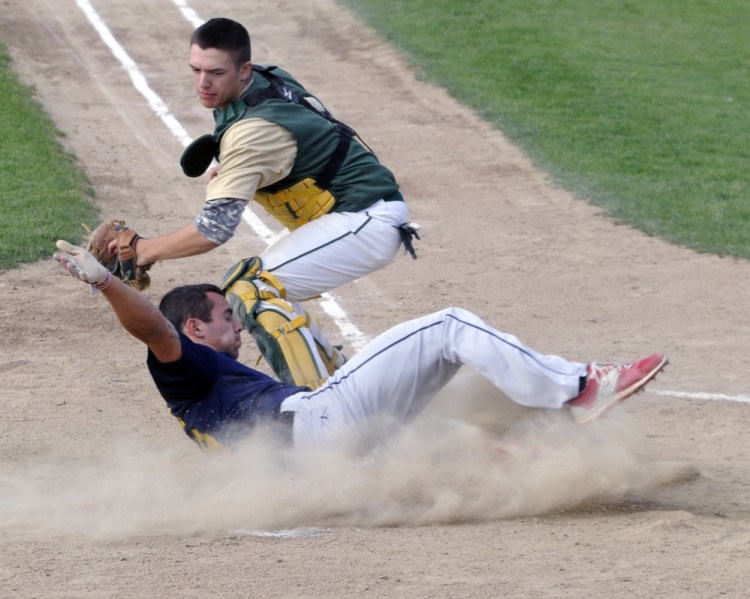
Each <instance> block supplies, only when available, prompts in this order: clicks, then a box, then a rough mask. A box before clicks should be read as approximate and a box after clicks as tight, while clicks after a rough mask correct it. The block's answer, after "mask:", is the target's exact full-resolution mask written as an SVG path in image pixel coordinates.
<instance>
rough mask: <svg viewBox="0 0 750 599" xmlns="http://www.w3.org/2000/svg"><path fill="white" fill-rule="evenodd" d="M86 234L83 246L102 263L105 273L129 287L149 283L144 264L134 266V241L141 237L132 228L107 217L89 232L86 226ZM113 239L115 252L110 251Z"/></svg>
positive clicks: (144, 285) (118, 220) (140, 289)
mask: <svg viewBox="0 0 750 599" xmlns="http://www.w3.org/2000/svg"><path fill="white" fill-rule="evenodd" d="M84 228H85V229H86V231H88V233H89V241H88V244H87V245H86V249H87V250H88V251H89V252H91V253H92V254H93V255H94V257H95V258H96V259H97V260H98V261H99V262H100V263H101V264H103V265H104V266H105V267H106V268H107V270H109V272H111V273H112V274H113V275H114V276H116V277H117V278H118V279H121V280H122V281H123V282H125V283H127V284H128V285H130V286H131V287H133V288H135V289H138V290H139V291H143V290H144V289H146V288H147V287H148V286H149V285H150V284H151V276H150V275H149V274H148V272H147V271H148V269H149V268H151V264H147V265H146V266H136V264H135V262H136V254H135V244H136V242H137V241H138V240H139V239H140V238H141V236H140V235H138V233H136V232H135V231H133V229H131V228H129V227H127V226H125V221H124V220H120V219H112V220H108V221H106V222H104V223H102V224H101V225H99V226H98V227H97V228H96V229H94V230H93V231H92V230H91V229H89V228H88V227H87V226H86V225H84ZM113 240H117V244H116V248H117V252H116V253H115V252H112V251H110V244H111V242H112V241H113Z"/></svg>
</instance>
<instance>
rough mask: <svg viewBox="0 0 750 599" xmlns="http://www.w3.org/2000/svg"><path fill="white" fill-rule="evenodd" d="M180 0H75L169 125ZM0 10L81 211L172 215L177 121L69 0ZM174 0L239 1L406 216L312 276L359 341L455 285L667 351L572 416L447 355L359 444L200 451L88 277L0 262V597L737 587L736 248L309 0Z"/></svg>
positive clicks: (533, 336) (189, 272)
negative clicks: (520, 403) (386, 250)
mask: <svg viewBox="0 0 750 599" xmlns="http://www.w3.org/2000/svg"><path fill="white" fill-rule="evenodd" d="M184 4H185V3H180V2H170V1H169V0H93V1H92V5H93V8H94V9H95V11H96V13H97V15H98V18H99V19H100V20H101V23H103V24H105V25H106V27H107V28H108V30H109V31H110V32H111V34H112V36H113V38H114V39H115V40H116V41H117V43H119V44H120V45H121V47H122V48H123V49H124V50H125V52H126V53H127V55H128V56H129V57H130V59H132V61H133V64H134V65H135V68H136V70H135V71H132V70H131V73H132V72H137V74H140V75H142V76H143V77H144V78H145V81H146V82H147V83H148V85H149V86H150V89H151V90H152V91H153V92H154V93H155V94H156V95H157V96H158V97H159V98H160V99H161V100H163V102H164V104H165V106H166V107H167V109H168V111H169V113H170V114H171V115H173V116H174V118H175V119H176V120H177V121H178V122H179V123H180V124H181V125H182V126H183V127H184V128H185V130H186V131H187V132H188V133H189V135H190V136H191V137H194V136H197V135H199V134H201V133H205V132H208V131H210V130H211V128H212V122H211V115H210V113H208V112H207V111H206V110H205V109H203V108H201V107H200V105H199V104H198V102H197V101H196V99H195V97H194V94H193V91H192V84H191V80H190V73H189V69H188V65H187V50H188V38H189V35H190V33H191V31H192V29H193V25H192V24H191V23H190V22H189V21H188V20H187V19H186V18H185V16H184V14H183V13H182V12H181V11H180V10H179V8H178V5H184ZM2 6H3V8H2V12H1V13H0V35H1V36H2V39H3V40H4V42H5V43H6V44H7V46H8V48H9V51H10V54H11V57H12V60H13V66H14V68H15V69H16V70H17V72H18V73H19V76H20V77H21V79H22V80H23V81H24V82H25V83H27V84H28V85H30V86H32V87H33V88H34V89H35V92H36V95H37V98H38V99H39V101H40V102H41V103H42V104H43V105H44V106H45V108H46V110H47V111H48V112H49V114H50V115H51V117H52V118H53V119H54V121H55V123H56V124H57V126H58V128H59V129H60V131H62V132H63V134H64V138H63V142H64V144H65V145H66V147H67V148H68V149H69V150H70V151H71V152H73V153H74V154H75V156H77V158H78V160H79V161H80V163H81V165H82V167H83V168H84V169H85V171H86V173H87V174H88V176H89V178H90V180H91V182H92V184H93V187H94V189H95V192H96V198H97V202H98V204H99V206H100V208H101V212H102V216H103V217H115V216H118V217H123V218H125V219H126V220H127V221H128V222H129V223H131V224H133V225H134V226H135V228H137V229H138V230H139V232H141V233H142V234H143V235H145V236H152V235H158V234H162V233H168V232H171V231H173V230H175V229H176V228H178V227H180V226H182V225H184V224H186V223H187V222H189V221H190V220H191V219H192V218H193V217H194V215H195V214H196V213H197V211H198V209H199V207H200V205H201V203H202V197H203V190H204V185H205V181H204V180H202V179H198V180H191V179H187V178H186V177H184V176H183V175H182V173H181V171H180V167H179V162H178V160H179V156H180V154H181V152H182V143H181V142H180V141H179V140H178V139H177V138H176V137H175V135H174V133H173V132H171V131H170V130H169V129H168V128H167V126H166V125H165V123H164V122H163V120H162V119H161V118H160V117H159V116H158V115H157V114H156V113H155V112H154V110H153V109H152V108H151V107H150V106H149V104H148V102H147V101H146V99H145V98H144V96H143V95H142V94H141V93H140V92H139V91H138V90H137V89H136V87H135V86H134V83H133V80H132V79H131V76H130V74H131V73H129V72H128V70H127V69H125V68H124V66H123V65H122V63H121V62H119V61H118V59H117V58H116V57H115V56H114V55H113V52H112V50H111V49H110V48H109V47H108V46H107V45H106V44H105V42H104V41H103V39H102V37H101V36H100V35H99V33H98V32H97V30H96V29H95V27H94V26H93V25H92V22H91V20H90V19H89V18H88V17H87V16H86V14H85V12H84V10H83V8H85V7H87V6H90V5H89V3H88V2H86V1H84V0H78V1H77V2H76V1H74V0H23V1H21V0H3V3H2ZM189 8H191V9H192V10H194V11H195V13H197V15H200V16H201V17H202V18H208V17H211V16H216V15H222V16H229V17H232V18H235V19H237V20H240V21H242V22H243V23H245V24H246V25H247V26H248V28H249V29H250V32H251V34H252V36H253V41H254V59H255V60H256V61H257V62H259V63H274V64H278V65H280V66H283V67H284V68H287V69H288V70H290V71H291V72H292V73H294V74H295V75H296V76H297V77H298V78H299V79H301V80H302V81H303V82H304V83H305V84H306V85H307V86H308V87H309V88H310V89H311V90H313V91H314V92H315V93H317V95H319V96H320V97H321V98H322V99H323V100H324V101H325V102H326V103H327V105H328V107H329V108H330V109H331V110H332V111H333V112H334V114H336V115H337V116H338V117H339V118H341V119H342V120H344V121H345V122H348V123H350V124H351V125H352V126H354V128H355V129H357V131H358V132H359V133H360V134H361V136H362V137H363V138H364V139H365V140H366V141H367V142H368V144H369V145H370V146H372V147H373V148H374V149H375V150H376V151H377V153H378V156H379V157H380V159H381V160H382V161H383V162H384V163H385V164H387V165H389V166H390V167H391V168H392V169H393V170H394V171H395V172H396V174H397V177H398V179H399V181H400V182H401V184H402V186H403V191H404V193H405V195H406V197H407V198H408V201H409V205H410V207H411V211H412V217H413V219H414V220H415V221H417V222H419V223H420V224H421V225H422V227H423V239H422V241H421V242H418V245H417V251H418V253H419V259H418V260H416V261H412V260H411V259H410V258H409V257H408V256H406V255H404V256H400V257H399V258H398V259H397V260H396V261H395V263H394V264H392V265H391V266H389V267H388V268H386V269H384V270H383V271H381V272H379V273H376V274H374V275H372V276H370V277H368V278H366V279H364V280H361V281H358V282H356V283H353V284H350V285H348V286H346V287H344V288H342V289H339V290H336V292H335V293H334V297H335V300H336V301H337V303H338V305H339V306H340V307H341V308H342V309H343V310H344V311H345V313H346V315H347V317H348V318H349V319H350V321H351V322H352V323H353V324H354V325H355V326H356V327H357V328H358V329H359V330H360V331H362V333H363V334H364V335H365V336H368V337H371V336H373V335H375V334H376V333H378V332H380V331H382V330H384V329H385V328H386V327H388V326H390V325H393V324H395V323H397V322H400V321H402V320H405V319H407V318H410V317H414V316H417V315H421V314H423V313H425V312H427V311H431V310H435V309H439V308H442V307H445V306H448V305H459V306H462V307H465V308H469V309H471V310H473V311H474V312H476V313H478V314H479V315H481V316H482V317H484V318H485V319H486V320H487V321H489V322H490V323H492V324H494V325H495V326H497V327H498V328H500V329H501V330H505V331H508V332H511V333H514V334H516V335H517V336H519V337H520V338H521V339H522V340H523V341H524V342H526V343H527V344H528V345H530V346H532V347H534V348H536V349H538V350H540V351H543V352H546V353H556V354H560V355H564V356H566V357H568V358H570V359H573V360H578V361H581V362H586V361H591V360H618V361H619V360H629V359H632V358H636V357H640V356H641V355H645V354H648V353H651V352H654V351H664V352H666V353H667V354H668V355H669V356H670V365H669V367H668V368H667V370H666V371H665V372H664V373H663V374H662V375H660V376H659V377H658V379H657V380H656V381H655V382H654V383H653V384H651V385H650V386H649V387H648V389H647V390H646V392H645V393H643V394H640V395H637V396H636V397H634V398H633V399H632V400H630V401H629V402H627V404H626V405H624V406H622V408H620V409H618V410H616V411H615V412H612V414H610V415H609V416H608V417H607V418H605V419H602V421H600V422H599V423H596V424H595V425H593V426H590V427H584V428H582V427H577V426H574V425H573V424H572V422H571V421H570V420H569V419H568V418H566V417H565V415H564V414H551V415H547V414H537V413H531V412H529V411H527V410H523V409H521V408H518V407H516V406H512V405H509V402H508V401H507V400H505V399H504V398H501V397H498V396H497V394H496V393H494V392H493V391H491V390H489V389H488V388H487V386H486V385H484V384H482V383H481V382H480V381H479V380H478V378H477V377H476V376H472V375H465V376H460V377H459V379H458V380H457V381H456V382H455V384H452V385H451V387H450V388H449V389H448V390H447V391H446V392H445V393H444V394H442V396H441V397H440V398H439V399H438V400H437V401H436V402H435V403H434V404H433V405H432V406H430V409H429V410H428V413H427V414H425V415H424V417H423V418H420V419H419V420H418V421H417V422H416V423H415V424H414V425H413V426H411V427H409V428H408V429H407V430H405V431H404V433H403V434H402V435H400V436H398V437H397V438H395V439H394V441H393V442H392V443H390V444H388V445H387V446H386V447H383V448H379V449H377V450H375V451H374V452H373V453H372V454H368V455H366V456H351V455H345V454H343V453H342V454H335V453H334V454H328V455H306V456H297V457H295V458H292V456H289V455H279V454H274V453H273V452H270V451H268V450H267V449H264V448H263V445H262V443H261V441H262V440H257V439H256V440H254V441H252V442H250V443H249V444H248V446H247V447H244V448H243V450H242V451H241V452H239V453H238V455H236V456H234V457H233V458H232V459H231V460H222V459H211V458H209V457H207V456H205V455H204V454H202V453H201V452H199V451H198V450H197V449H196V448H195V447H194V446H193V444H192V443H191V442H190V441H189V440H188V439H187V437H186V436H185V435H184V433H183V432H182V431H181V430H180V429H179V426H178V425H177V424H176V422H175V421H174V419H172V418H171V417H170V416H169V414H168V413H167V411H166V410H165V408H164V405H163V402H162V401H161V400H160V398H159V397H158V395H157V393H156V390H155V388H154V386H153V383H152V382H151V381H150V379H149V377H148V375H147V372H146V369H145V366H144V359H145V351H144V349H143V347H142V346H141V345H139V344H138V343H137V342H136V341H134V340H132V339H131V338H129V337H128V336H127V335H126V334H125V333H124V332H123V331H122V330H121V329H120V328H119V326H118V324H117V322H116V321H115V319H114V317H113V316H112V314H111V313H110V311H109V310H108V308H107V306H106V303H105V302H104V300H102V299H101V298H100V297H94V296H90V295H88V294H87V293H86V291H85V290H84V289H83V286H82V285H79V284H76V283H75V282H74V281H72V280H71V279H70V278H69V277H67V276H65V275H63V274H62V273H61V272H60V269H59V268H58V267H57V265H56V264H55V263H54V262H53V261H52V260H51V259H49V260H45V261H42V262H40V263H37V264H33V265H27V266H23V267H21V268H19V269H17V270H13V271H5V272H1V273H0V294H2V298H3V302H2V305H0V323H1V324H2V332H3V342H2V350H0V396H1V397H2V402H3V417H2V435H0V456H2V457H0V464H1V466H0V596H3V597H29V598H31V597H37V598H42V597H44V598H47V597H49V598H52V597H54V598H62V597H91V598H100V597H101V598H104V597H126V596H127V597H153V598H156V597H159V598H161V597H205V596H213V597H259V596H269V597H348V596H355V595H361V596H367V597H424V598H427V597H430V598H433V597H499V596H518V597H521V596H522V597H582V596H592V597H663V598H677V597H687V596H691V597H692V596H694V597H714V596H719V595H722V596H728V597H744V596H746V594H747V588H748V587H749V586H750V557H749V556H750V499H748V498H749V497H750V494H749V491H750V460H749V459H748V452H750V426H749V425H750V406H749V405H748V404H747V400H748V395H747V393H748V387H747V383H746V380H747V379H746V376H747V373H748V372H750V364H749V363H748V361H749V358H748V352H747V339H748V337H749V335H750V324H749V322H748V317H747V305H748V303H749V301H748V300H750V297H749V295H750V264H748V263H747V262H739V261H736V260H732V259H726V258H717V257H712V256H707V255H700V254H696V253H695V252H692V251H688V250H685V249H682V248H678V247H673V246H670V245H668V244H666V243H664V242H662V241H660V240H659V239H655V238H650V237H647V236H645V235H643V234H641V233H639V232H637V231H633V230H631V229H630V228H628V227H625V226H622V225H618V224H617V223H615V222H612V221H611V220H610V219H608V218H606V217H604V216H602V215H601V214H599V212H598V211H597V209H596V208H593V207H592V206H590V205H589V204H588V203H587V202H585V201H584V200H583V199H580V198H575V197H571V195H570V194H568V193H566V192H565V191H563V190H560V189H558V188H556V187H555V186H554V185H552V184H550V182H549V181H548V180H547V178H546V177H545V175H544V174H542V173H539V172H538V171H536V170H535V169H534V168H533V167H532V165H531V164H530V162H529V160H528V159H527V158H526V157H525V156H524V155H523V154H522V153H521V152H519V151H518V149H516V148H515V147H513V146H512V145H511V144H510V143H509V142H508V141H507V140H506V139H505V138H504V137H503V135H502V134H501V133H499V132H497V131H495V130H493V129H492V128H490V127H489V126H488V125H486V124H485V123H483V122H481V121H480V120H479V119H478V118H477V117H476V116H475V115H474V114H472V113H471V112H470V111H469V110H467V109H465V108H464V107H462V106H460V105H459V104H457V103H456V102H455V101H454V100H453V99H451V98H450V97H449V96H448V95H447V94H445V93H444V92H443V91H441V90H439V89H435V88H433V87H431V86H429V85H427V84H425V83H423V82H421V81H419V80H418V78H417V77H415V74H414V73H413V72H412V71H411V70H410V69H409V68H408V67H407V66H406V65H405V63H404V62H403V60H402V59H401V58H400V57H399V56H398V55H397V54H396V53H394V51H393V50H392V49H390V48H389V47H388V46H387V45H386V44H384V43H383V42H382V41H381V40H380V39H378V38H377V36H375V35H374V34H373V33H372V32H371V31H369V30H367V29H366V28H364V27H363V26H362V25H361V24H359V23H358V22H357V21H356V20H354V19H353V18H352V16H351V14H350V13H349V12H347V11H346V10H344V9H342V8H341V7H338V6H336V5H335V4H334V3H333V2H332V1H331V0H315V1H311V0H273V1H271V0H255V1H253V2H247V3H238V2H230V1H229V0H212V1H211V2H207V1H203V0H201V1H194V2H193V1H191V2H190V3H189ZM591 151H596V148H592V149H591ZM38 167H39V176H44V165H43V164H40V165H38ZM50 201H54V199H51V200H50ZM260 218H261V220H262V221H263V222H264V223H265V224H266V225H267V226H269V227H271V228H273V229H274V230H278V227H276V225H275V224H274V223H273V222H271V221H270V220H268V219H266V217H265V216H261V217H260ZM74 241H80V240H74ZM263 247H264V242H263V241H261V240H260V239H258V237H257V236H256V235H255V234H254V233H253V232H252V231H251V229H250V228H249V227H247V226H245V225H243V228H242V231H241V232H240V234H238V235H237V236H236V237H235V238H234V239H232V241H231V242H229V243H228V244H227V245H226V246H223V247H222V248H220V249H218V250H216V251H214V252H211V253H210V254H206V255H203V256H199V257H195V258H189V259H184V260H177V261H171V262H164V263H160V264H157V265H156V266H154V268H153V269H152V270H151V273H152V277H153V279H154V284H153V286H152V288H151V289H149V290H148V291H147V294H148V295H149V297H151V298H154V299H157V298H158V297H160V295H161V294H162V293H164V292H165V291H166V290H167V289H169V288H170V287H172V286H174V285H177V284H180V283H186V282H191V283H192V282H198V281H214V282H215V281H217V280H218V279H219V278H220V277H221V275H222V274H223V272H224V270H225V269H226V268H227V267H228V266H229V265H231V264H232V263H233V262H234V261H236V260H238V259H239V258H241V257H246V256H251V255H255V254H257V253H259V252H260V251H261V250H262V249H263ZM52 251H53V248H52V247H50V254H51V253H52ZM312 309H313V311H315V312H316V313H317V314H318V315H319V316H320V320H321V324H322V326H323V327H324V329H326V330H327V331H329V333H330V336H331V337H332V338H333V340H334V342H340V343H343V344H344V345H345V347H346V348H347V350H348V351H350V352H351V351H353V349H354V345H355V343H354V339H353V338H352V337H351V336H347V335H346V334H345V333H343V332H341V331H340V330H339V329H338V328H337V322H336V321H334V319H333V318H331V317H330V316H328V314H327V313H326V312H325V311H324V310H323V309H322V308H320V307H319V306H318V305H317V304H314V305H313V308H312ZM246 345H247V346H246V347H245V348H244V349H243V356H242V358H243V360H246V361H247V362H249V363H250V362H254V361H255V359H256V357H257V355H256V352H255V350H254V348H253V347H252V343H250V342H249V340H248V343H247V344H246Z"/></svg>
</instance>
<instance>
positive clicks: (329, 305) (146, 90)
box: [76, 0, 368, 350]
mask: <svg viewBox="0 0 750 599" xmlns="http://www.w3.org/2000/svg"><path fill="white" fill-rule="evenodd" d="M172 2H173V3H174V4H175V6H177V8H178V9H179V11H180V13H181V14H182V15H183V16H184V17H185V19H187V21H188V22H189V23H190V24H191V25H193V26H194V27H198V26H199V25H201V23H203V22H204V21H203V20H202V19H201V18H200V17H199V16H198V14H197V13H196V12H195V11H194V10H193V9H192V8H190V7H189V6H188V4H187V2H184V1H183V0H172ZM76 3H77V4H78V7H79V8H80V9H81V10H82V11H83V13H84V14H85V15H86V17H87V18H88V20H89V22H90V23H91V25H92V26H93V27H94V29H95V30H96V31H97V33H98V34H99V37H101V39H102V41H103V42H104V43H105V44H106V45H107V47H108V48H109V49H110V51H111V52H112V54H113V55H114V57H115V58H116V59H117V60H118V61H119V62H120V64H122V66H123V67H124V68H125V71H126V72H127V73H128V75H129V76H130V80H131V81H132V82H133V86H134V87H135V89H136V90H138V91H139V92H140V94H141V95H142V96H143V97H144V98H146V101H147V102H148V105H149V106H150V108H151V110H152V111H153V112H154V113H155V114H156V115H157V116H158V117H159V118H160V119H161V121H162V122H163V123H164V124H165V125H166V126H167V129H169V131H170V132H171V133H172V135H174V136H175V137H176V138H177V140H178V141H179V142H180V143H181V144H182V146H183V147H186V146H187V145H188V144H190V142H191V141H192V139H193V138H192V137H191V136H190V135H189V134H188V132H187V131H186V130H185V128H184V127H183V126H182V124H180V122H179V121H178V120H177V118H176V117H175V116H174V115H173V114H172V113H171V112H170V110H169V108H168V107H167V105H166V103H165V102H164V101H163V100H162V99H161V98H160V97H159V95H158V94H157V93H156V92H155V91H154V90H153V89H151V87H150V86H149V84H148V81H147V80H146V77H145V76H144V75H143V74H142V73H141V71H140V70H139V69H138V66H137V64H136V63H135V61H134V60H133V59H132V58H130V56H129V55H128V53H127V52H126V51H125V49H124V48H123V47H122V46H121V45H120V43H119V42H118V41H117V40H116V39H115V37H114V35H112V32H111V31H110V29H109V28H108V27H107V25H106V24H105V23H104V21H103V19H102V18H101V17H100V16H99V13H97V12H96V10H95V9H94V7H93V6H92V5H91V3H90V2H89V0H76ZM242 216H243V219H244V220H245V222H246V223H247V224H248V225H249V226H250V228H251V229H252V230H253V231H254V232H255V234H256V235H257V236H258V237H259V238H260V239H261V240H262V241H263V242H264V243H266V244H270V243H272V242H273V241H274V240H275V239H277V238H279V237H280V236H283V235H285V234H287V231H286V230H284V231H282V232H280V233H274V232H273V231H272V230H271V229H269V228H268V227H267V226H266V225H265V224H264V223H263V221H261V219H260V218H259V217H258V215H257V214H255V212H253V210H252V209H251V208H250V207H249V206H248V207H246V208H245V210H244V211H243V214H242ZM320 306H321V308H322V309H323V310H324V311H325V312H326V313H327V314H328V315H329V316H330V317H331V318H332V319H333V321H334V322H335V323H336V325H337V326H338V328H339V330H340V331H341V333H342V334H343V335H344V336H345V337H346V338H347V339H348V340H349V342H350V343H351V344H352V346H353V347H354V349H355V350H356V349H361V348H362V346H364V345H365V343H367V340H368V338H367V336H366V335H365V334H364V333H362V331H360V330H359V329H358V328H357V327H356V326H355V324H354V323H353V322H352V321H351V319H350V318H349V317H348V315H347V314H346V312H345V311H344V310H343V308H341V306H339V305H338V303H337V302H336V300H335V299H334V298H333V296H332V295H331V294H330V293H323V294H322V295H321V301H320Z"/></svg>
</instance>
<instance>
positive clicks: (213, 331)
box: [200, 292, 243, 359]
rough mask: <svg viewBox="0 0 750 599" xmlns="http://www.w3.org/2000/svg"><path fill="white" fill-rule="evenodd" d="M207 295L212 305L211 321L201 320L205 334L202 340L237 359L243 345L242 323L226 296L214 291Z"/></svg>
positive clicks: (205, 343) (202, 330)
mask: <svg viewBox="0 0 750 599" xmlns="http://www.w3.org/2000/svg"><path fill="white" fill-rule="evenodd" d="M206 297H208V299H209V300H210V301H211V305H212V308H211V321H210V322H203V321H200V322H201V332H202V334H203V337H202V339H201V342H202V343H203V344H204V345H208V346H209V347H212V348H214V349H215V350H216V351H220V352H223V353H225V354H229V355H230V356H232V357H233V358H234V359H237V357H238V356H239V355H240V347H241V346H242V339H241V338H240V333H241V332H242V330H243V329H242V325H241V324H240V321H239V320H237V319H236V318H235V317H234V314H232V307H231V306H230V305H229V302H228V301H227V300H226V299H225V298H224V297H222V296H221V295H219V294H218V293H213V292H208V293H207V294H206Z"/></svg>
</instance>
